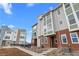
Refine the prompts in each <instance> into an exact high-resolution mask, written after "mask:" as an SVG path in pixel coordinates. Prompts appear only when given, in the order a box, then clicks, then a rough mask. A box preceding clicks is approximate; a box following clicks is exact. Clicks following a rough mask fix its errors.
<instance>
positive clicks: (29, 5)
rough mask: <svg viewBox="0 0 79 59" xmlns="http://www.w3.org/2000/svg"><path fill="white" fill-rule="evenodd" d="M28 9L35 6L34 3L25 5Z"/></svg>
mask: <svg viewBox="0 0 79 59" xmlns="http://www.w3.org/2000/svg"><path fill="white" fill-rule="evenodd" d="M26 5H27V6H28V7H33V6H34V5H35V4H34V3H27V4H26Z"/></svg>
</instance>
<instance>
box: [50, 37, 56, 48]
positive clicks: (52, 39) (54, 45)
mask: <svg viewBox="0 0 79 59" xmlns="http://www.w3.org/2000/svg"><path fill="white" fill-rule="evenodd" d="M50 45H51V47H54V48H56V47H57V40H56V37H55V36H52V37H51V40H50Z"/></svg>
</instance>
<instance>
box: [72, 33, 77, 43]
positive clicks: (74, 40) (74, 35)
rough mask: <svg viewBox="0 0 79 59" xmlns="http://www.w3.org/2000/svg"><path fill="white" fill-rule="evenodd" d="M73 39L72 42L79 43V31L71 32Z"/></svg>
mask: <svg viewBox="0 0 79 59" xmlns="http://www.w3.org/2000/svg"><path fill="white" fill-rule="evenodd" d="M71 40H72V43H78V36H77V33H71Z"/></svg>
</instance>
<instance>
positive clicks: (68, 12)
mask: <svg viewBox="0 0 79 59" xmlns="http://www.w3.org/2000/svg"><path fill="white" fill-rule="evenodd" d="M71 13H72V9H71V7H69V8H67V9H66V14H67V15H69V14H71Z"/></svg>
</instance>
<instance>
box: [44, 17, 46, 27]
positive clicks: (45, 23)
mask: <svg viewBox="0 0 79 59" xmlns="http://www.w3.org/2000/svg"><path fill="white" fill-rule="evenodd" d="M44 25H46V18H45V17H44Z"/></svg>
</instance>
